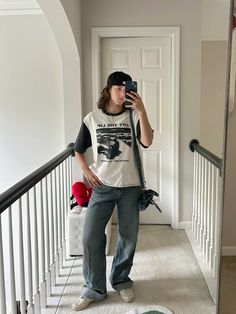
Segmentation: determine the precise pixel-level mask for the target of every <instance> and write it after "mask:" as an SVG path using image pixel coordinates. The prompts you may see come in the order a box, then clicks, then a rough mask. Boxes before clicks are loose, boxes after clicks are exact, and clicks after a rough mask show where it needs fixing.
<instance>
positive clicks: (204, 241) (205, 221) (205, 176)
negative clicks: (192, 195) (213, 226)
mask: <svg viewBox="0 0 236 314" xmlns="http://www.w3.org/2000/svg"><path fill="white" fill-rule="evenodd" d="M207 182H208V180H207V160H206V159H204V201H203V202H204V206H203V208H204V214H203V254H204V256H205V257H206V239H207Z"/></svg>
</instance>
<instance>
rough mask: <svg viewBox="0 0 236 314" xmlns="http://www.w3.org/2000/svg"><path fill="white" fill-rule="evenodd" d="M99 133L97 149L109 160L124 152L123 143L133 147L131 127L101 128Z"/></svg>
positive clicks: (97, 131) (98, 130)
mask: <svg viewBox="0 0 236 314" xmlns="http://www.w3.org/2000/svg"><path fill="white" fill-rule="evenodd" d="M96 133H97V143H98V147H97V151H98V154H103V155H105V156H106V158H107V159H108V160H112V159H114V158H115V157H117V156H119V155H120V154H121V153H122V150H121V149H122V148H121V147H122V143H125V144H126V145H128V146H129V147H131V130H130V128H121V127H119V128H118V127H117V128H107V127H104V128H99V129H97V130H96Z"/></svg>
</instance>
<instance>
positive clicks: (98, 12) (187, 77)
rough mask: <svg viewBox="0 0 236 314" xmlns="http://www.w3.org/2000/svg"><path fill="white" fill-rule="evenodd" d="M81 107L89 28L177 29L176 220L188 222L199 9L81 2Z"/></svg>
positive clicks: (151, 0) (187, 1)
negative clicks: (178, 155)
mask: <svg viewBox="0 0 236 314" xmlns="http://www.w3.org/2000/svg"><path fill="white" fill-rule="evenodd" d="M82 12H83V14H82V30H83V36H82V40H83V41H82V42H83V47H82V48H83V56H84V58H83V80H84V89H83V99H84V101H83V106H84V112H85V113H87V112H88V111H90V110H92V108H93V103H92V93H91V88H92V83H91V82H92V79H93V78H92V77H91V27H92V26H176V25H180V26H181V73H180V210H181V211H180V221H190V220H191V208H192V181H193V178H192V174H193V168H192V167H193V156H192V155H193V154H192V152H190V151H189V149H188V145H189V142H190V140H191V139H193V138H198V137H199V111H200V67H201V66H200V54H201V6H200V3H199V1H195V0H179V1H175V0H169V1H162V0H148V1H147V0H130V1H125V0H120V1H116V0H100V1H96V0H86V1H83V2H82Z"/></svg>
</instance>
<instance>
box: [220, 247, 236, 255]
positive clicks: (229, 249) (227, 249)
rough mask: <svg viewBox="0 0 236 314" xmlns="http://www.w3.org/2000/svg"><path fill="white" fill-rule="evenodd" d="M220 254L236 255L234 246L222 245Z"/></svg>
mask: <svg viewBox="0 0 236 314" xmlns="http://www.w3.org/2000/svg"><path fill="white" fill-rule="evenodd" d="M222 256H236V246H223V247H222Z"/></svg>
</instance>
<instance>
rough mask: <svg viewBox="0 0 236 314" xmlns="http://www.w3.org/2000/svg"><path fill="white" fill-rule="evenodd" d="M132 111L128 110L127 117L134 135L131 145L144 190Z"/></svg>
mask: <svg viewBox="0 0 236 314" xmlns="http://www.w3.org/2000/svg"><path fill="white" fill-rule="evenodd" d="M132 112H133V110H132V109H130V110H129V117H130V125H131V130H132V133H133V137H134V145H133V150H134V157H135V162H136V166H137V169H138V174H139V180H140V184H141V187H142V189H143V190H145V189H146V186H145V181H144V176H143V168H142V162H141V157H140V154H139V148H138V144H137V140H136V134H135V128H134V120H133V114H132Z"/></svg>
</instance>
